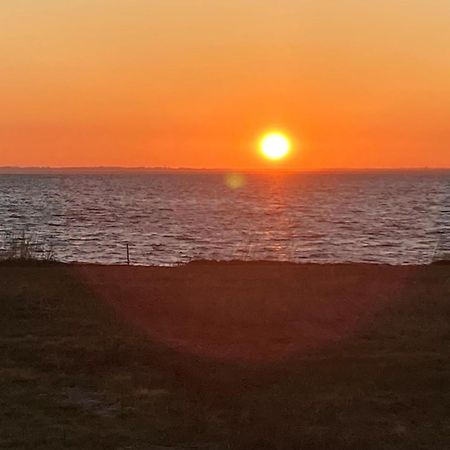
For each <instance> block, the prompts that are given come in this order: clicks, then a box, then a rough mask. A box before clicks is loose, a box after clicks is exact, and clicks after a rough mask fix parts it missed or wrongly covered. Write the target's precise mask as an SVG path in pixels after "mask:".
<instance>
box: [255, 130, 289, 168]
mask: <svg viewBox="0 0 450 450" xmlns="http://www.w3.org/2000/svg"><path fill="white" fill-rule="evenodd" d="M290 148H291V143H290V142H289V139H288V138H287V137H286V136H285V135H284V134H283V133H278V132H272V133H268V134H266V135H265V136H263V138H262V139H261V142H260V149H261V153H262V154H263V155H264V157H266V158H267V159H271V160H273V161H276V160H279V159H282V158H284V157H285V156H287V154H288V153H289V150H290Z"/></svg>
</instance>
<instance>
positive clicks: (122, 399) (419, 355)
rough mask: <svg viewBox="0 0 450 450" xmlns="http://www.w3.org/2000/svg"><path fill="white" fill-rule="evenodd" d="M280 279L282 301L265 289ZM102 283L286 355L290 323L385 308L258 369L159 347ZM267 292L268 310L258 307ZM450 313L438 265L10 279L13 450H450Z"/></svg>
mask: <svg viewBox="0 0 450 450" xmlns="http://www.w3.org/2000/svg"><path fill="white" fill-rule="evenodd" d="M84 271H91V274H92V275H91V277H90V278H89V280H88V279H87V278H86V277H84V276H83V272H84ZM108 273H110V274H113V275H111V276H108V275H107V274H108ZM200 274H204V275H203V276H201V275H200ZM269 274H272V275H271V276H272V277H274V278H276V279H277V280H278V283H279V285H278V287H277V288H271V287H270V286H269V284H265V283H264V281H263V282H261V280H267V277H268V276H269ZM113 280H115V283H116V284H114V281H113ZM294 280H300V281H299V284H295V282H294ZM102 283H103V286H109V287H110V288H111V286H113V287H114V286H116V287H117V284H123V285H124V286H127V288H126V289H125V287H124V288H123V290H122V291H121V293H119V294H120V295H119V294H117V296H116V300H117V299H120V298H121V299H122V301H125V302H126V300H127V298H126V295H128V294H127V293H130V292H134V297H133V299H131V298H130V301H131V302H132V303H133V302H136V301H138V299H141V300H142V299H143V298H144V299H145V301H149V300H152V299H153V300H155V301H156V300H158V301H160V302H163V301H165V300H164V299H165V298H166V297H165V295H167V296H168V297H167V301H166V305H168V306H167V308H168V309H166V310H164V309H163V307H162V306H160V307H159V309H152V310H151V311H153V312H158V311H159V313H160V314H162V312H164V314H162V315H161V316H160V317H166V320H167V321H168V322H169V323H170V317H174V319H173V321H172V323H175V324H177V326H178V325H179V315H178V316H177V314H175V309H174V308H176V306H177V301H178V302H179V303H180V302H181V304H180V308H181V310H182V311H184V313H183V314H185V313H186V310H183V308H186V305H188V304H191V302H192V299H193V298H194V297H193V296H203V297H202V298H198V305H197V306H196V310H195V311H196V312H195V314H194V315H193V316H191V319H192V320H191V323H192V324H196V323H197V322H196V321H197V320H198V321H199V322H198V323H203V321H204V319H205V315H204V312H203V310H204V308H206V309H207V308H208V299H213V300H214V302H215V304H216V307H217V308H219V310H218V311H216V312H214V311H212V312H211V310H210V312H209V313H208V314H210V315H212V318H213V319H214V321H215V323H216V324H217V325H218V326H222V327H223V326H224V324H226V323H227V321H233V322H235V321H236V320H237V319H238V318H239V317H240V316H241V314H244V315H245V322H242V323H241V324H240V326H245V327H247V328H248V329H250V330H260V329H261V324H262V323H264V324H265V325H266V326H268V327H269V328H268V329H270V330H271V332H270V333H269V334H268V335H267V336H265V335H264V333H262V334H259V335H258V337H259V338H260V339H261V338H264V339H269V338H270V339H275V337H274V335H273V333H274V332H277V330H282V328H283V327H281V326H280V327H278V326H277V327H275V325H274V324H275V323H279V322H280V321H281V323H282V321H283V320H287V319H288V317H289V316H290V315H289V309H290V310H291V312H295V315H298V314H301V312H302V311H304V312H305V314H306V312H308V311H309V312H308V314H309V315H307V317H316V316H315V314H316V305H317V304H321V305H322V306H323V307H324V308H326V309H327V310H328V311H329V312H330V314H331V312H333V311H341V310H340V309H339V308H337V307H333V308H332V307H331V306H330V305H333V301H342V300H343V299H347V300H348V302H349V304H350V305H354V301H353V300H352V299H356V298H362V301H368V300H367V299H368V298H371V299H372V298H377V299H378V301H379V306H380V307H379V308H376V310H373V313H371V314H370V315H369V316H368V317H366V319H367V320H364V322H361V326H358V327H356V328H351V333H347V334H345V333H344V334H342V335H341V336H340V337H339V339H337V340H336V339H333V340H330V341H320V345H318V346H316V347H314V348H313V349H312V350H310V351H306V350H305V349H304V348H303V347H298V350H299V351H298V352H297V353H296V354H295V355H294V354H293V355H291V358H288V359H286V360H284V361H276V360H274V359H273V358H271V359H270V360H268V361H265V364H262V362H261V361H260V360H259V361H257V362H255V361H254V360H249V362H247V363H246V362H245V361H244V360H242V358H241V359H239V361H238V362H237V361H233V360H231V359H230V358H225V359H224V358H222V359H217V357H218V355H217V354H215V353H214V352H213V353H212V354H209V355H206V354H203V355H202V354H201V352H200V353H199V352H188V351H187V350H186V347H181V348H183V349H184V351H183V352H181V351H175V350H173V349H172V350H171V349H170V348H169V347H168V346H167V345H166V344H167V342H165V344H163V343H162V341H161V340H159V341H158V342H156V341H155V340H154V339H151V333H147V332H146V331H148V330H145V328H143V325H144V324H147V323H153V322H152V321H149V322H146V321H144V322H141V321H135V320H133V319H134V316H129V315H126V314H123V309H122V306H123V305H122V306H121V307H119V308H117V307H113V306H112V304H111V303H110V302H108V301H106V300H105V298H104V296H102V295H100V294H99V292H100V291H99V287H100V286H102ZM258 285H260V286H261V285H262V287H261V289H262V290H263V291H265V292H266V294H265V295H262V296H258V295H254V294H251V292H254V290H255V289H257V287H256V286H258ZM244 286H246V288H244ZM299 286H303V288H300V287H299ZM377 286H379V288H378V290H377ZM271 289H272V290H271ZM374 289H375V290H377V292H378V294H377V295H375V294H376V293H375V294H373V293H371V292H369V291H370V290H374ZM116 290H117V289H116ZM113 291H114V289H110V290H109V291H108V292H113ZM267 291H268V293H267ZM276 291H278V292H279V295H278V296H277V298H273V299H272V300H273V301H272V303H268V302H267V301H266V302H265V303H264V305H265V306H264V307H263V308H262V307H261V306H260V307H259V308H260V309H259V312H258V314H253V315H252V314H251V311H252V310H253V309H254V308H256V306H257V304H258V303H257V302H258V298H262V299H266V300H267V298H269V297H270V296H272V297H273V295H274V292H276ZM139 292H140V293H141V294H140V295H138V293H139ZM333 292H334V296H333V295H332V293H333ZM143 293H144V294H145V295H143ZM174 293H178V297H177V301H173V302H172V303H171V302H169V297H171V296H173V295H174ZM201 293H203V294H201ZM289 293H290V294H289ZM152 295H153V297H152ZM371 295H372V296H373V295H375V296H374V297H371ZM365 296H366V297H367V298H365V299H364V298H363V297H365ZM106 297H108V298H112V297H113V296H112V295H109V294H108V295H107V296H106ZM227 298H228V299H231V298H233V299H234V302H231V301H230V302H229V303H228V306H227V301H226V300H227ZM248 299H250V300H248ZM449 299H450V272H449V267H448V266H439V265H437V266H428V267H415V268H396V267H382V266H356V265H348V266H293V265H282V264H269V265H267V264H258V263H254V264H251V263H248V264H228V265H224V264H203V265H202V264H197V265H195V264H194V265H189V266H187V267H184V268H177V269H175V268H174V269H151V268H141V269H140V268H132V267H130V268H128V267H122V268H94V267H90V268H87V269H86V268H84V269H82V270H81V272H80V269H76V270H75V269H73V268H72V267H70V266H57V265H51V266H46V265H39V266H26V265H21V266H17V265H16V266H1V267H0V330H1V331H0V354H1V367H0V423H1V427H0V448H17V449H26V448H30V449H61V448H74V449H75V448H76V449H80V448H82V449H151V448H152V445H154V446H157V445H159V446H165V447H173V448H180V449H181V448H183V449H188V448H194V449H196V448H198V449H200V448H201V449H282V450H284V449H286V450H287V449H330V448H333V449H355V448H361V449H362V448H364V449H378V448H383V449H420V448H423V449H444V448H450V420H449V418H448V411H449V409H450V394H449V393H448V390H447V387H448V384H449V382H450V358H449V352H448V349H449V348H450V325H449V323H450V301H449ZM246 301H249V302H250V303H248V304H247V306H246V307H245V308H244V307H243V304H245V302H246ZM371 302H372V300H371V301H370V302H369V304H371ZM144 305H145V302H144ZM135 306H136V304H135V303H134V306H133V308H134V307H135ZM236 308H237V309H236ZM286 308H287V312H286V313H283V312H282V311H283V310H284V309H286ZM352 308H353V309H352V311H353V313H352V314H355V315H356V316H357V317H358V318H359V317H360V316H361V311H360V310H358V309H355V308H356V306H352ZM271 309H272V310H273V314H272V316H273V318H271V317H272V316H271V314H270V311H271ZM140 311H141V312H145V311H147V310H146V309H145V308H144V309H143V310H142V309H141V310H140ZM236 311H238V312H236ZM328 319H329V321H328V322H325V325H324V323H322V324H320V326H321V327H322V328H323V327H324V326H325V327H327V326H329V325H330V324H331V323H333V317H331V316H329V318H328ZM344 319H345V320H348V318H345V317H344ZM308 320H309V319H308ZM358 320H359V319H358ZM301 323H302V322H301ZM315 323H316V325H317V322H315ZM348 323H353V322H348ZM286 326H288V328H289V325H286ZM317 326H319V325H317ZM136 327H137V328H136ZM230 329H233V330H234V329H235V326H234V325H233V326H232V327H231V328H230ZM338 329H340V328H338ZM292 330H293V329H292ZM292 330H291V331H292ZM169 331H170V332H176V333H179V332H180V330H179V329H178V328H176V327H175V328H170V327H169ZM252 332H253V331H252ZM158 336H161V334H158ZM182 336H186V335H182ZM188 336H190V334H188ZM244 336H245V335H244ZM289 336H291V337H292V336H294V335H292V334H289ZM165 337H167V335H165ZM247 337H248V335H247ZM284 337H285V338H286V336H284ZM270 339H269V340H270ZM222 344H223V341H221V345H222ZM277 345H279V344H277ZM220 348H222V347H220ZM251 348H256V347H251ZM232 354H233V353H232ZM269 354H270V355H271V356H273V355H272V353H271V352H269ZM239 356H242V354H239ZM155 448H156V447H155Z"/></svg>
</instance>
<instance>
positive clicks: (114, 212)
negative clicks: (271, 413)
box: [0, 171, 450, 265]
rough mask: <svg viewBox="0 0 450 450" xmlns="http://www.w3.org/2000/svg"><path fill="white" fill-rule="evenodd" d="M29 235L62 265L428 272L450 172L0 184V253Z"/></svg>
mask: <svg viewBox="0 0 450 450" xmlns="http://www.w3.org/2000/svg"><path fill="white" fill-rule="evenodd" d="M238 185H240V186H239V187H238ZM22 230H24V231H25V232H26V233H28V234H29V235H30V236H33V239H34V240H35V241H37V242H45V243H46V244H47V245H48V244H50V243H51V244H52V245H53V248H54V252H55V255H56V257H57V258H58V259H61V260H64V261H86V262H101V263H125V262H126V243H127V242H128V243H129V245H130V255H131V261H132V263H135V264H160V265H170V264H177V263H183V262H187V261H190V260H193V259H214V260H230V259H243V260H261V259H264V260H286V261H313V262H349V261H362V262H386V263H392V264H408V263H428V262H429V261H430V260H431V259H432V258H433V255H434V254H436V253H443V252H448V251H449V250H450V172H449V171H426V172H359V173H348V172H345V173H309V174H278V175H274V174H242V175H240V176H238V177H234V178H231V182H230V179H229V176H228V178H227V175H224V174H218V173H190V174H189V173H177V172H174V173H147V174H136V173H134V174H129V173H128V174H126V173H123V174H113V175H107V174H102V175H81V174H69V175H68V174H60V175H12V174H7V175H0V247H1V246H3V248H5V247H6V244H5V242H6V241H7V240H8V236H10V235H11V234H16V235H17V234H19V233H21V232H22Z"/></svg>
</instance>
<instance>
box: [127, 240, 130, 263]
mask: <svg viewBox="0 0 450 450" xmlns="http://www.w3.org/2000/svg"><path fill="white" fill-rule="evenodd" d="M127 264H128V265H130V246H129V245H128V242H127Z"/></svg>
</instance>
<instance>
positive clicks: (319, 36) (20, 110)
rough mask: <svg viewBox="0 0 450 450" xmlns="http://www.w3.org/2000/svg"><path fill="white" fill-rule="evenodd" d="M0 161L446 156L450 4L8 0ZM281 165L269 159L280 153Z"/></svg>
mask: <svg viewBox="0 0 450 450" xmlns="http://www.w3.org/2000/svg"><path fill="white" fill-rule="evenodd" d="M0 37H1V39H0V57H1V59H0V166H4V165H20V166H99V165H102V166H170V167H207V168H216V167H230V168H235V169H244V168H260V167H267V166H268V164H269V163H268V162H267V161H264V160H262V158H261V157H260V156H259V154H258V152H257V148H256V139H257V137H258V135H260V134H261V133H263V132H264V131H265V130H267V129H271V128H274V127H276V128H281V129H284V130H286V131H287V132H289V133H290V134H291V135H292V136H293V137H295V139H296V145H295V146H294V147H295V151H294V153H293V154H292V156H291V157H290V158H289V159H288V160H287V161H285V162H283V163H282V166H284V167H288V168H292V169H303V168H304V169H316V168H342V167H348V168H358V167H382V168H386V167H425V166H427V167H450V121H449V118H450V77H449V74H450V53H449V51H448V43H449V42H450V6H449V3H448V0H428V1H426V2H425V1H423V0H408V1H401V0H376V1H375V0H374V1H361V0H340V1H336V0H277V1H276V0H221V1H219V0H70V1H61V0H14V1H3V2H1V3H0ZM272 164H273V163H272Z"/></svg>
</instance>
